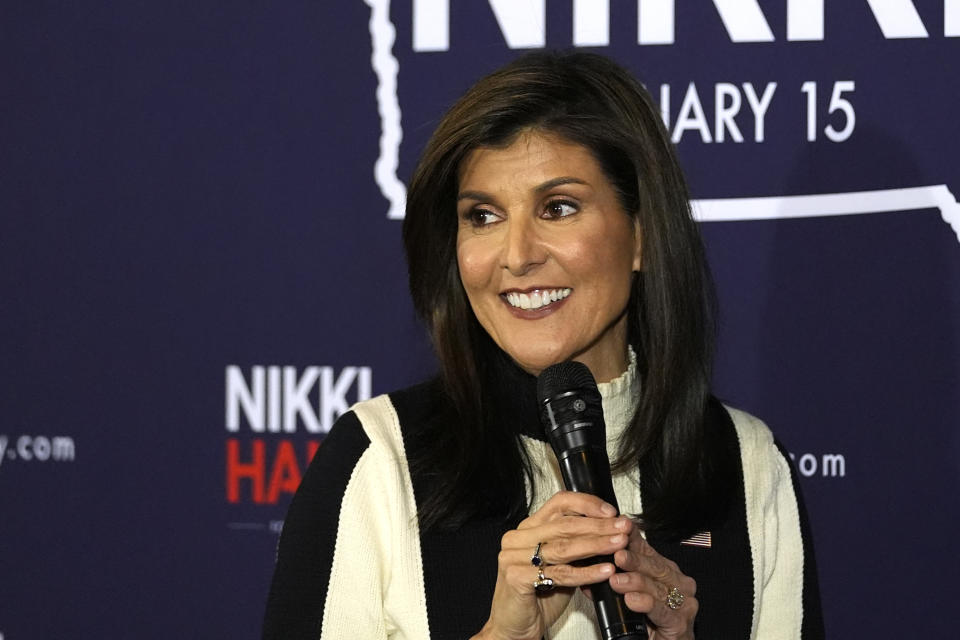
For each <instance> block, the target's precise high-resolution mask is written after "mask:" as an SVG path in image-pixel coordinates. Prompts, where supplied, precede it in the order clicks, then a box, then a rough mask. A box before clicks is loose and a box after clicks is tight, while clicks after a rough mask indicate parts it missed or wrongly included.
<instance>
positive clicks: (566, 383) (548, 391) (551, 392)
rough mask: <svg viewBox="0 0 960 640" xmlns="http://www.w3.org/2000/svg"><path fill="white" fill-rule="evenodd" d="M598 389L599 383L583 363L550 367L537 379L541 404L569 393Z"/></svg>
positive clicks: (560, 364) (569, 363)
mask: <svg viewBox="0 0 960 640" xmlns="http://www.w3.org/2000/svg"><path fill="white" fill-rule="evenodd" d="M596 388H597V381H596V380H594V378H593V374H592V373H590V369H588V368H587V365H585V364H583V363H582V362H572V361H571V362H560V363H558V364H554V365H550V366H549V367H547V368H546V369H544V370H543V371H541V372H540V375H539V376H538V377H537V399H538V400H539V401H540V403H541V404H542V403H544V402H545V401H547V400H549V399H550V398H553V397H555V396H558V395H560V394H561V393H565V392H567V391H576V390H580V389H593V390H596Z"/></svg>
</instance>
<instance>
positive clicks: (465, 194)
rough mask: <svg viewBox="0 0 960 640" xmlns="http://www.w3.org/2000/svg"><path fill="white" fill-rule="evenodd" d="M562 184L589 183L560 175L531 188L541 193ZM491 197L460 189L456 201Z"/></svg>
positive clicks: (481, 192) (489, 198)
mask: <svg viewBox="0 0 960 640" xmlns="http://www.w3.org/2000/svg"><path fill="white" fill-rule="evenodd" d="M564 184H583V185H589V183H588V182H587V181H586V180H582V179H580V178H575V177H573V176H561V177H559V178H551V179H550V180H547V181H546V182H543V183H541V184H538V185H537V186H536V187H534V188H533V190H534V191H536V192H537V193H543V192H544V191H549V190H550V189H553V188H554V187H559V186H560V185H564ZM492 199H493V196H491V195H490V194H489V193H486V192H484V191H461V192H460V193H459V194H458V195H457V202H459V201H461V200H492Z"/></svg>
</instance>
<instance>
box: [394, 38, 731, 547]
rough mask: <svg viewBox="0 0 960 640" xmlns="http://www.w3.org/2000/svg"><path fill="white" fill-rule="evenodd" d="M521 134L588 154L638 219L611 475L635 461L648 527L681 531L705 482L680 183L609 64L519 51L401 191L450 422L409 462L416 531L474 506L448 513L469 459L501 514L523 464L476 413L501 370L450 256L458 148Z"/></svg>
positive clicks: (707, 346) (701, 369) (692, 270)
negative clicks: (416, 470) (626, 412)
mask: <svg viewBox="0 0 960 640" xmlns="http://www.w3.org/2000/svg"><path fill="white" fill-rule="evenodd" d="M523 131H539V132H542V133H547V134H551V135H555V136H558V137H560V138H561V139H565V140H567V141H570V142H573V143H576V144H579V145H582V146H584V147H585V148H587V149H589V150H590V151H591V152H592V154H593V156H594V157H595V158H596V160H597V161H598V163H599V164H600V166H601V168H602V169H603V171H604V172H605V174H606V176H607V177H608V179H609V180H610V181H611V183H612V184H613V185H614V187H615V188H616V190H617V192H618V195H619V198H620V201H621V204H622V206H623V209H624V210H625V211H626V212H628V214H629V215H631V216H633V217H634V218H635V219H636V220H638V222H639V224H640V227H641V230H642V238H643V240H642V242H643V271H642V273H641V274H639V275H638V276H637V277H635V280H634V284H633V289H632V292H631V296H630V302H629V304H628V310H627V317H628V327H629V334H628V335H629V341H630V343H631V345H632V346H633V348H634V350H635V351H636V354H637V361H638V373H639V375H640V377H641V380H642V384H641V398H640V403H639V407H638V409H637V412H636V415H635V416H634V417H633V421H632V423H631V426H630V428H629V429H628V430H627V432H626V433H625V435H624V437H623V439H622V441H621V443H620V450H619V456H618V458H617V460H616V461H615V467H616V468H618V469H623V468H625V467H626V466H628V465H634V464H638V463H639V464H640V467H641V474H642V477H643V485H644V513H643V514H642V515H643V519H644V521H645V526H646V527H647V528H648V530H657V531H660V532H662V533H667V534H669V533H671V532H673V533H678V534H679V532H683V531H687V530H689V529H690V528H691V527H695V526H697V524H696V523H695V522H694V521H695V520H697V519H699V518H700V517H701V516H703V515H704V514H705V510H706V511H709V510H710V508H711V507H710V502H711V495H710V494H711V489H710V484H711V482H712V481H713V480H714V479H715V478H713V475H714V474H713V473H712V467H711V464H712V463H711V461H710V460H709V458H708V457H707V456H705V455H704V453H705V447H704V435H703V424H704V412H705V407H706V402H707V398H708V396H709V385H710V375H711V364H712V354H713V343H714V328H713V326H714V325H713V320H712V318H713V314H712V309H713V289H712V285H711V282H710V278H709V273H708V271H707V267H706V262H705V259H704V251H703V245H702V242H701V239H700V234H699V229H698V226H697V224H696V222H695V221H694V220H693V218H692V216H691V212H690V205H689V195H688V191H687V186H686V181H685V180H684V177H683V173H682V172H681V170H680V166H679V164H678V162H677V159H676V157H675V155H674V151H673V147H672V145H671V143H670V140H669V136H668V134H667V131H666V130H665V128H664V125H663V122H662V120H661V118H660V115H659V112H658V110H657V108H656V107H655V105H654V103H653V101H652V99H651V98H650V96H649V94H648V93H647V91H646V90H645V89H644V88H643V87H642V86H641V85H640V84H639V83H638V82H637V81H636V80H635V79H634V78H633V77H632V76H631V75H630V74H629V73H628V72H627V71H625V70H624V69H623V68H621V67H620V66H618V65H617V64H616V63H614V62H613V61H611V60H610V59H608V58H605V57H603V56H599V55H595V54H589V53H581V52H576V53H549V52H544V53H533V54H528V55H525V56H523V57H520V58H518V59H516V60H514V61H513V62H511V63H510V64H508V65H506V66H505V67H503V68H501V69H499V70H497V71H495V72H494V73H492V74H490V75H488V76H486V77H485V78H483V79H481V80H480V81H479V82H478V83H477V84H475V85H474V86H473V87H472V88H471V89H470V90H469V91H468V92H467V93H466V94H465V95H464V96H463V97H462V98H461V99H460V100H459V101H457V103H456V104H455V105H454V106H453V107H452V108H451V109H450V110H449V112H448V113H447V114H446V116H444V118H443V119H442V121H441V122H440V124H439V126H438V127H437V129H436V131H435V132H434V134H433V136H432V137H431V139H430V141H429V142H428V143H427V146H426V148H425V150H424V152H423V154H422V156H421V159H420V162H419V164H418V166H417V168H416V171H415V173H414V175H413V179H412V180H411V182H410V188H409V192H408V196H407V211H406V219H405V221H404V225H403V239H404V245H405V249H406V254H407V262H408V266H409V272H410V291H411V294H412V297H413V303H414V307H415V309H416V311H417V313H418V314H419V316H420V317H421V318H422V320H423V322H424V323H425V324H426V326H427V328H428V329H429V331H430V335H431V337H432V339H433V344H434V348H435V350H436V353H437V356H438V359H439V363H440V368H441V378H442V380H443V383H444V388H445V389H446V393H447V394H448V395H449V397H450V399H451V401H452V404H453V406H454V407H455V408H456V413H457V414H458V416H459V419H458V420H457V421H456V424H451V425H450V426H449V433H447V434H446V436H445V437H443V438H442V442H441V441H437V442H435V444H434V445H433V446H432V449H431V447H428V449H430V450H428V451H427V452H426V453H425V455H424V457H423V458H418V459H417V460H414V461H413V462H412V463H413V464H415V465H421V466H432V467H433V474H434V475H436V476H438V477H437V482H436V483H435V485H436V487H437V488H436V491H435V493H434V495H432V496H430V497H429V499H427V500H426V501H424V502H423V504H422V506H421V514H420V516H421V522H422V524H424V525H425V526H432V525H434V524H442V523H445V522H446V523H450V524H453V525H456V524H457V523H458V522H460V521H462V519H463V518H464V517H468V516H469V515H470V514H469V513H468V512H469V511H470V509H473V508H474V507H469V506H468V507H464V506H462V505H463V504H464V498H465V497H466V496H469V495H471V492H474V493H475V491H474V490H475V489H476V487H477V486H478V484H479V483H480V482H481V481H482V479H481V478H480V477H479V475H478V474H480V473H481V470H480V469H477V468H475V467H476V462H472V461H471V460H476V459H477V458H478V457H479V458H480V459H484V460H485V461H486V462H485V463H484V464H485V465H489V460H491V459H494V460H496V463H495V464H496V465H497V468H496V469H494V470H492V471H491V469H490V468H489V466H486V467H485V468H484V469H483V470H482V471H483V473H484V474H487V475H489V474H490V473H493V474H494V476H495V477H497V478H498V479H499V480H498V481H499V482H501V483H506V484H507V485H508V486H509V487H512V490H513V493H512V495H511V496H509V498H508V499H507V502H508V503H509V504H507V505H506V508H508V509H510V510H512V511H518V510H520V509H521V507H522V506H524V505H523V500H524V499H523V474H524V473H528V469H527V467H526V461H525V460H524V458H523V454H522V453H518V450H519V449H520V447H519V446H518V443H517V442H516V434H513V433H509V432H508V431H507V430H505V429H503V428H502V427H498V424H499V422H498V421H497V417H496V416H494V415H491V407H492V406H493V401H492V398H491V397H490V391H489V390H490V387H491V385H490V384H488V382H489V381H490V380H494V379H496V377H497V376H498V375H500V374H501V373H502V370H503V367H504V366H505V365H504V364H503V363H504V358H503V355H502V352H500V350H499V348H498V347H497V346H496V345H495V344H494V343H493V341H492V340H491V339H490V337H489V336H488V335H487V334H486V332H485V331H484V330H483V328H482V327H480V325H479V323H478V322H477V319H476V317H475V316H474V314H473V311H472V310H471V308H470V304H469V302H468V300H467V297H466V294H465V292H464V290H463V287H462V285H461V282H460V275H459V272H458V267H457V256H456V235H457V215H456V195H457V189H458V184H457V181H458V169H459V167H460V164H461V163H462V162H463V160H464V159H465V158H466V157H467V155H468V154H469V153H470V152H471V151H472V150H474V149H476V148H479V147H503V146H505V145H508V144H509V143H510V142H512V141H513V140H514V139H515V138H516V136H517V135H518V134H519V133H521V132H523ZM484 454H489V455H484ZM474 476H477V477H474ZM501 486H503V485H502V484H501ZM518 492H519V494H518ZM518 495H519V502H518ZM466 503H469V500H467V501H466ZM465 510H466V511H465Z"/></svg>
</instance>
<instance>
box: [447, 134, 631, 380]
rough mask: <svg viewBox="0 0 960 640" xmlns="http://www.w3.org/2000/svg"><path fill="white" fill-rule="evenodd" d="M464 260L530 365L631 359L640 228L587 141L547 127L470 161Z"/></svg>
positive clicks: (507, 347)
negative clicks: (630, 315)
mask: <svg viewBox="0 0 960 640" xmlns="http://www.w3.org/2000/svg"><path fill="white" fill-rule="evenodd" d="M457 216H458V218H459V226H458V231H457V263H458V265H459V268H460V279H461V281H462V282H463V287H464V289H465V290H466V293H467V297H468V298H469V300H470V305H471V306H472V307H473V312H474V313H475V314H476V316H477V319H478V320H479V321H480V324H481V325H482V326H483V328H484V329H486V331H487V333H489V334H490V336H491V337H492V338H493V340H494V341H495V342H496V343H497V345H499V346H500V348H501V349H503V350H504V351H505V352H507V353H508V354H509V355H510V356H511V357H512V358H513V360H514V361H515V362H516V363H517V364H519V365H520V366H521V367H523V369H525V370H526V371H528V372H529V373H532V374H534V375H537V374H539V373H540V371H542V370H543V369H545V368H546V367H548V366H550V365H552V364H556V363H558V362H563V361H566V360H577V361H579V362H582V363H584V364H585V365H587V366H588V367H589V368H590V371H591V372H592V373H593V375H594V377H595V378H596V379H597V381H598V382H603V381H607V380H611V379H613V378H615V377H617V376H618V375H620V374H621V373H622V372H623V371H624V370H625V369H626V367H627V326H626V325H627V320H626V313H625V310H626V307H627V301H628V300H629V298H630V286H631V280H632V272H633V271H635V270H639V269H640V264H641V261H640V256H641V246H640V229H639V227H638V226H637V225H636V223H635V222H634V220H633V218H631V217H630V216H628V215H627V214H626V212H625V211H624V210H623V208H622V207H621V206H620V202H619V200H618V199H617V194H616V192H615V190H614V188H613V185H612V184H611V183H610V181H609V180H608V179H607V177H606V176H605V175H604V173H603V171H602V170H601V168H600V165H599V164H598V163H597V161H596V160H595V159H594V158H593V155H592V154H591V153H590V151H589V150H587V149H586V148H585V147H582V146H580V145H577V144H573V143H570V142H567V141H565V140H563V139H561V138H557V137H554V136H550V135H548V134H542V133H537V132H528V133H522V134H521V135H520V136H518V137H517V139H516V140H515V141H514V142H513V143H511V144H510V145H509V146H508V147H504V148H491V147H481V148H478V149H475V150H474V151H473V152H471V153H470V154H469V155H468V156H467V157H466V158H465V160H464V161H463V163H462V165H461V166H460V182H459V193H458V200H457Z"/></svg>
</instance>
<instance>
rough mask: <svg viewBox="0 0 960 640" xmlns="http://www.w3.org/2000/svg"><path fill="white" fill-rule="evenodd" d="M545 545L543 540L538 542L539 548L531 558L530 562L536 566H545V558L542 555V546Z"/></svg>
mask: <svg viewBox="0 0 960 640" xmlns="http://www.w3.org/2000/svg"><path fill="white" fill-rule="evenodd" d="M542 546H543V543H542V542H538V543H537V550H536V551H534V552H533V557H532V558H530V564H532V565H533V566H535V567H541V566H543V558H541V557H540V547H542Z"/></svg>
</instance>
